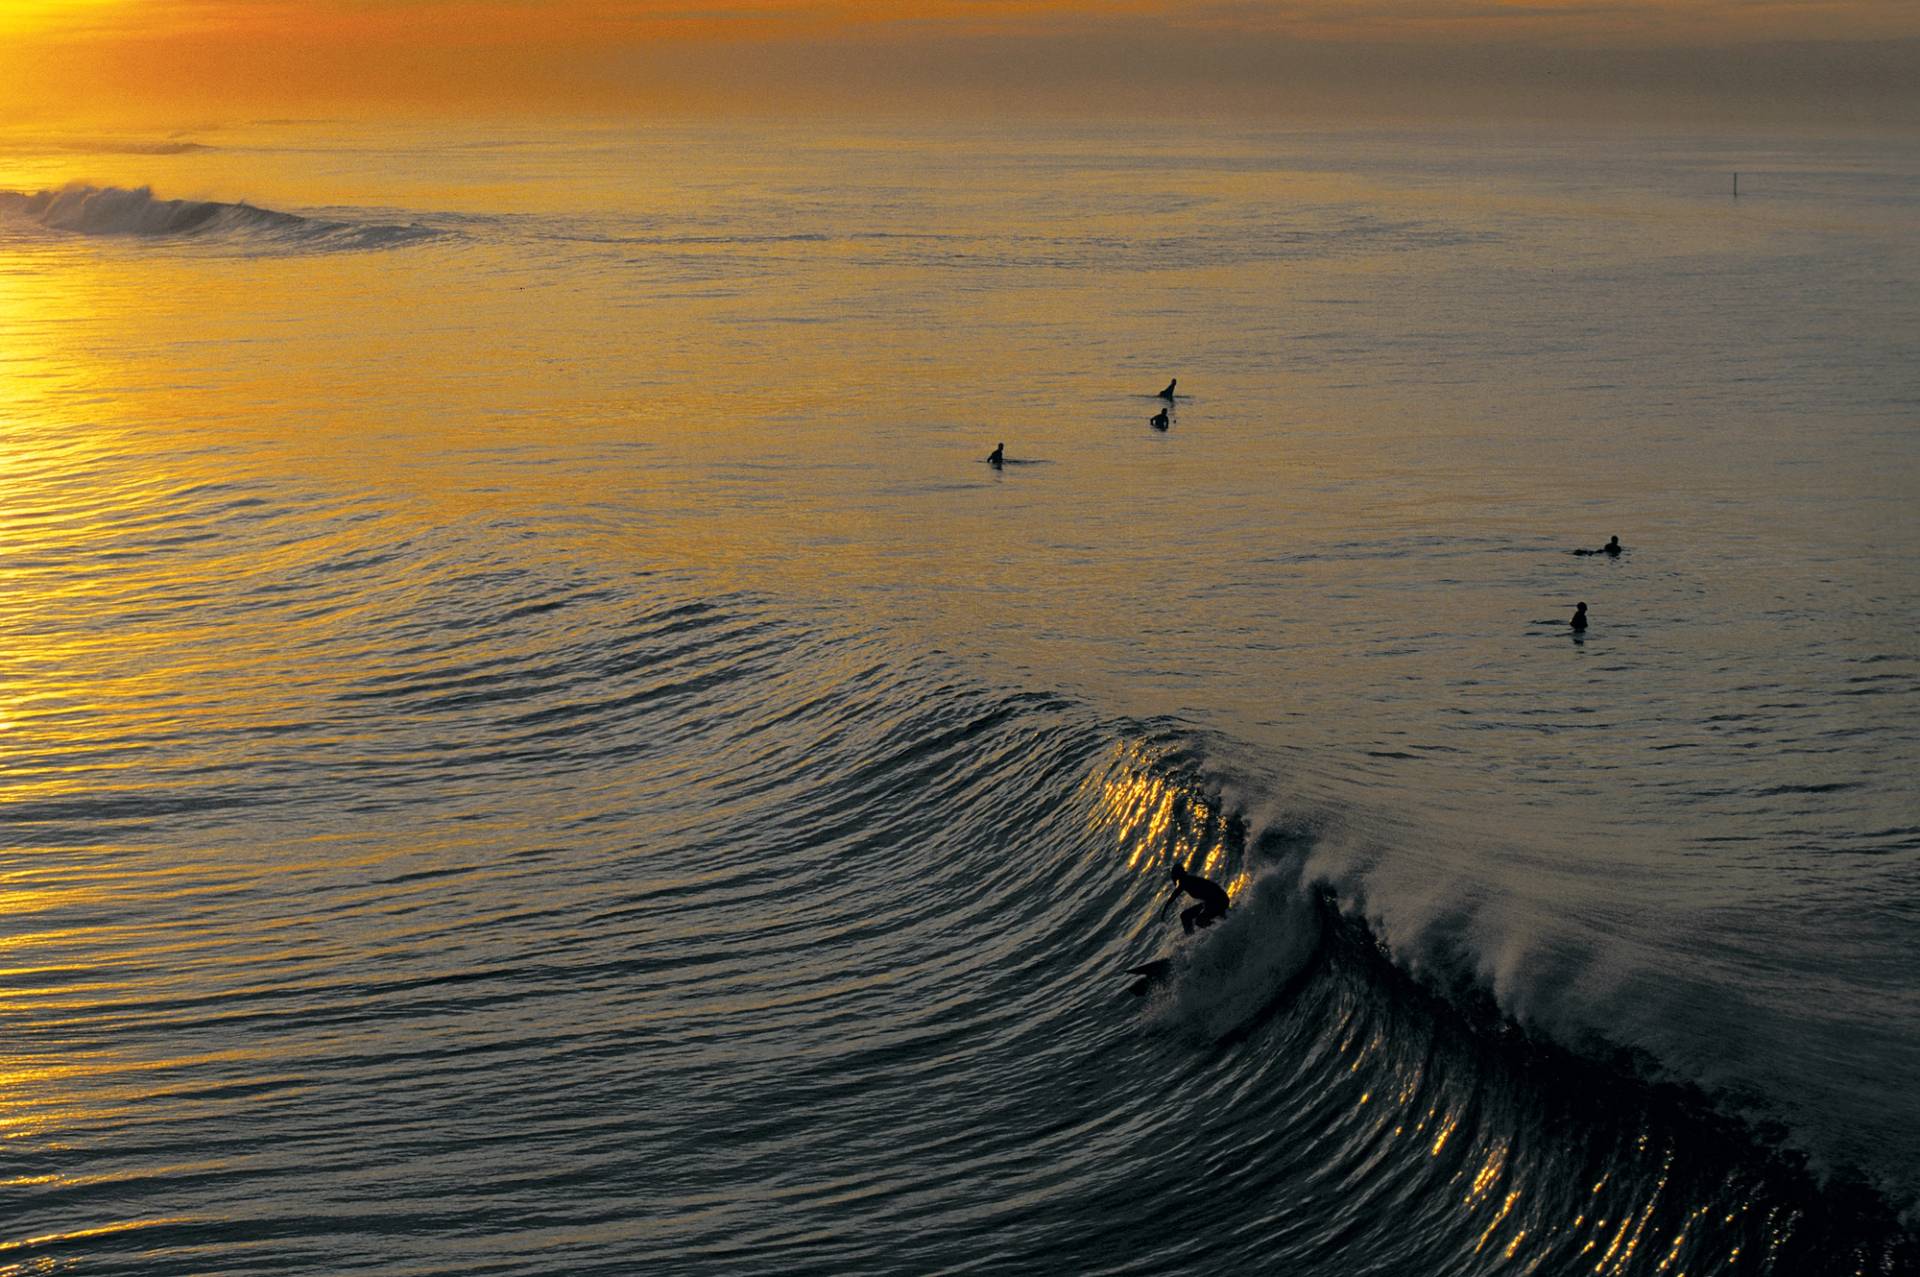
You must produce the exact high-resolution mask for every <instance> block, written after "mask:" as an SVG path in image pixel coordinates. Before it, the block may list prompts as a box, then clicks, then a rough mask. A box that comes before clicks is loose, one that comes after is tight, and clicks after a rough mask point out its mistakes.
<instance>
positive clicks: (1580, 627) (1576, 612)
mask: <svg viewBox="0 0 1920 1277" xmlns="http://www.w3.org/2000/svg"><path fill="white" fill-rule="evenodd" d="M1567 624H1568V625H1571V626H1572V627H1573V632H1574V633H1575V634H1584V633H1586V632H1587V605H1586V604H1585V603H1581V604H1578V605H1577V606H1575V607H1574V609H1573V619H1572V620H1570V621H1568V622H1567Z"/></svg>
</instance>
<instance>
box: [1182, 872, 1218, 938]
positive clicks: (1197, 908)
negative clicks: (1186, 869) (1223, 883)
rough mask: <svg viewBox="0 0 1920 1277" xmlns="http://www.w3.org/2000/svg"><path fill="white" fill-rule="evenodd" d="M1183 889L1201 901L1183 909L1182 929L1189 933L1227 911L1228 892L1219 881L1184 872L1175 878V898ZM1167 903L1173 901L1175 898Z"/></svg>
mask: <svg viewBox="0 0 1920 1277" xmlns="http://www.w3.org/2000/svg"><path fill="white" fill-rule="evenodd" d="M1183 891H1184V892H1186V893H1187V894H1188V895H1190V896H1192V897H1193V898H1194V899H1195V900H1198V901H1199V902H1200V903H1199V904H1197V905H1193V906H1191V907H1190V908H1187V909H1185V910H1182V911H1181V914H1180V929H1181V930H1182V931H1185V932H1187V933H1188V934H1189V935H1191V934H1192V933H1193V929H1194V928H1195V927H1204V926H1207V925H1209V924H1210V923H1212V921H1213V920H1214V919H1215V918H1218V917H1221V916H1223V915H1224V914H1225V913H1226V912H1227V893H1226V892H1225V891H1223V890H1222V889H1221V887H1220V885H1219V884H1218V883H1213V882H1208V881H1207V880H1206V879H1205V878H1202V877H1201V876H1200V875H1199V874H1190V873H1183V874H1181V875H1180V876H1179V877H1178V878H1177V879H1175V880H1174V884H1173V896H1174V898H1177V897H1178V896H1179V894H1180V893H1181V892H1183ZM1167 903H1169V904H1171V903H1173V898H1169V900H1168V902H1167Z"/></svg>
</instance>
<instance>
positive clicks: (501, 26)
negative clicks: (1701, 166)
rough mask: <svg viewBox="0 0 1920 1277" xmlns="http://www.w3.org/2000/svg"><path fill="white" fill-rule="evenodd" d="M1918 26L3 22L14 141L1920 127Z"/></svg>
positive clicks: (226, 10)
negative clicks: (1013, 128)
mask: <svg viewBox="0 0 1920 1277" xmlns="http://www.w3.org/2000/svg"><path fill="white" fill-rule="evenodd" d="M1916 81H1920V4H1916V3H1914V0H1783V2H1778V3H1776V2H1773V0H1527V2H1524V3H1513V2H1507V0H1298V2H1294V0H1194V2H1190V3H1169V2H1167V0H1023V2H1015V0H895V2H892V3H887V2H883V0H545V2H540V0H303V2H298V3H296V2H294V0H0V110H4V111H5V112H6V113H7V114H8V115H9V116H11V117H12V118H14V119H16V120H19V119H33V118H54V117H60V116H67V117H76V118H107V117H114V116H128V117H138V118H144V119H147V120H149V121H151V120H157V119H160V118H176V119H188V118H193V117H197V116H203V115H205V114H206V113H209V112H214V113H223V112H226V113H230V112H233V111H252V112H289V111H308V110H316V109H323V110H328V111H364V112H368V113H377V112H384V111H394V110H407V111H424V112H433V111H445V110H456V111H464V112H473V111H494V110H499V111H512V112H522V111H548V112H574V111H605V110H649V109H657V110H697V111H711V110H719V111H737V112H745V113H756V112H780V111H787V110H794V109H834V108H838V109H856V110H857V109H868V108H872V107H884V108H888V109H903V110H911V109H915V108H921V109H942V110H944V109H949V108H954V109H985V110H1000V109H1021V108H1035V109H1058V110H1063V111H1076V110H1081V111H1099V112H1102V113H1113V112H1115V111H1123V112H1131V113H1135V114H1140V115H1150V114H1154V113H1156V112H1178V111H1187V110H1194V111H1212V110H1236V111H1237V110H1248V109H1251V110H1257V111H1263V112H1270V113H1273V114H1278V115H1285V114H1288V113H1295V114H1327V113H1332V114H1336V115H1337V114H1342V113H1355V114H1361V115H1421V114H1426V113H1433V112H1441V113H1444V112H1450V111H1465V112H1469V113H1471V112H1476V111H1477V112H1482V113H1488V112H1491V113H1495V114H1502V115H1509V116H1513V115H1519V116H1525V115H1527V114H1528V113H1530V112H1540V113H1554V112H1564V111H1566V110H1569V109H1577V108H1578V107H1580V106H1581V105H1582V104H1586V105H1589V106H1592V107H1594V108H1596V109H1598V110H1601V111H1602V112H1606V111H1613V112H1616V113H1618V112H1622V111H1625V112H1628V113H1634V112H1642V113H1644V112H1653V113H1656V114H1657V113H1660V112H1662V111H1672V110H1676V109H1677V110H1681V111H1683V112H1684V111H1686V110H1689V109H1698V110H1701V111H1704V112H1707V113H1710V114H1718V115H1721V116H1726V117H1731V118H1736V119H1737V118H1743V117H1745V116H1749V115H1755V116H1761V117H1766V118H1768V119H1779V118H1787V119H1791V118H1793V117H1795V116H1796V115H1800V114H1805V115H1808V116H1810V117H1836V116H1837V117H1841V118H1859V119H1865V120H1868V121H1880V122H1886V121H1892V122H1896V123H1898V122H1907V121H1911V120H1914V119H1915V118H1920V114H1917V113H1916V111H1915V107H1914V103H1915V101H1916V99H1920V89H1916Z"/></svg>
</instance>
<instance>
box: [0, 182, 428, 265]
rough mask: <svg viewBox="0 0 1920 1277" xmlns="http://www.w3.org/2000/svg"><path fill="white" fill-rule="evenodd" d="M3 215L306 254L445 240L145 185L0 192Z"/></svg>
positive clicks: (71, 227) (99, 231)
mask: <svg viewBox="0 0 1920 1277" xmlns="http://www.w3.org/2000/svg"><path fill="white" fill-rule="evenodd" d="M0 216H5V217H9V218H13V219H15V220H19V221H24V222H29V223H31V224H33V225H36V226H42V227H45V228H46V229H48V230H55V231H67V232H71V233H74V234H78V235H128V236H134V237H138V238H143V239H163V238H175V239H181V238H195V239H218V238H235V239H243V240H250V241H253V242H256V243H257V242H262V241H265V242H270V243H275V244H279V245H281V246H284V247H286V248H290V249H301V250H325V249H367V248H391V247H395V246H397V245H401V244H408V243H413V242H416V241H418V240H423V239H432V238H436V237H437V236H439V235H440V234H441V233H442V232H440V231H436V230H434V229H432V228H430V227H426V226H419V225H406V226H399V225H393V224H369V223H355V222H345V221H331V220H327V219H324V218H315V217H302V216H300V215H299V214H297V213H282V212H279V211H277V210H275V209H270V208H257V207H255V206H254V205H252V204H245V203H240V204H225V203H221V202H219V201H215V200H163V199H156V198H154V194H153V190H152V188H150V187H145V186H142V187H138V188H135V189H131V190H130V189H127V188H125V187H118V186H88V185H82V184H71V185H67V186H62V187H60V188H59V189H57V190H46V191H37V192H33V193H31V194H29V193H26V192H21V191H0Z"/></svg>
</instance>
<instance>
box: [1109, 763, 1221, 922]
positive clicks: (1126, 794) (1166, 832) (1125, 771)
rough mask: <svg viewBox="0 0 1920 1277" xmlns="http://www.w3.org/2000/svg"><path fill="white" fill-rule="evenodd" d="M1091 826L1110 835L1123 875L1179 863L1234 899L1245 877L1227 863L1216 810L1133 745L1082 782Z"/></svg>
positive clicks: (1217, 807) (1196, 790) (1212, 803)
mask: <svg viewBox="0 0 1920 1277" xmlns="http://www.w3.org/2000/svg"><path fill="white" fill-rule="evenodd" d="M1088 786H1089V788H1090V789H1091V790H1092V792H1093V808H1092V811H1091V813H1090V814H1089V823H1090V825H1091V826H1092V828H1093V829H1094V830H1095V831H1096V832H1100V833H1106V834H1111V836H1112V837H1113V839H1114V841H1115V843H1116V844H1117V845H1118V847H1119V849H1120V852H1121V854H1122V855H1123V856H1124V857H1125V858H1126V862H1127V868H1129V869H1134V870H1139V871H1142V872H1152V871H1156V870H1160V869H1163V868H1165V867H1166V866H1167V865H1170V864H1180V865H1184V866H1186V868H1187V869H1188V870H1189V871H1191V872H1193V873H1197V874H1200V875H1201V876H1202V877H1208V878H1216V876H1217V875H1220V874H1223V873H1227V871H1228V870H1231V871H1232V872H1231V873H1230V874H1228V876H1227V879H1226V881H1225V882H1223V883H1221V885H1222V886H1223V887H1224V888H1225V889H1226V892H1227V895H1228V896H1229V897H1230V898H1232V897H1237V896H1238V895H1239V894H1240V893H1241V892H1242V891H1243V890H1245V888H1246V886H1247V883H1248V882H1250V881H1251V880H1252V873H1251V871H1250V870H1249V869H1248V868H1247V867H1245V866H1244V865H1242V866H1237V867H1236V866H1234V865H1233V864H1232V861H1233V858H1234V854H1235V851H1236V847H1235V846H1234V841H1233V837H1232V830H1231V825H1230V822H1229V821H1228V820H1227V819H1226V817H1225V815H1224V813H1223V812H1222V811H1221V809H1220V805H1219V804H1218V803H1217V802H1216V801H1214V800H1212V799H1209V798H1208V797H1207V796H1206V795H1205V794H1204V793H1202V792H1201V791H1200V790H1199V788H1198V787H1197V786H1195V785H1194V784H1193V783H1191V782H1190V781H1188V780H1186V779H1185V778H1183V777H1181V776H1179V775H1177V774H1174V773H1173V772H1172V771H1171V769H1170V768H1169V767H1168V765H1167V763H1166V760H1165V759H1164V758H1162V757H1159V756H1157V755H1155V754H1154V753H1153V752H1152V751H1150V750H1149V749H1148V748H1147V747H1146V746H1145V745H1142V744H1140V743H1137V742H1134V743H1129V744H1125V745H1121V746H1119V747H1117V748H1116V749H1115V751H1114V753H1113V754H1112V755H1111V756H1110V757H1109V758H1108V759H1107V761H1106V763H1105V764H1104V765H1102V766H1100V767H1098V768H1096V769H1095V771H1094V772H1093V774H1092V775H1091V776H1090V777H1089V778H1088Z"/></svg>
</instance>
